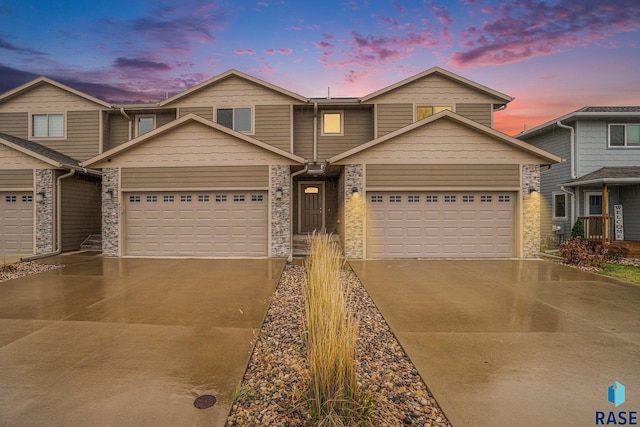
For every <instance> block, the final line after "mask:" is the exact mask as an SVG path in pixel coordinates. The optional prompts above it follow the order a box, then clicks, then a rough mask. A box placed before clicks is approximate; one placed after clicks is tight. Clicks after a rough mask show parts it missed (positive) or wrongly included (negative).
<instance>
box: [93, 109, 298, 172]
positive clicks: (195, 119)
mask: <svg viewBox="0 0 640 427" xmlns="http://www.w3.org/2000/svg"><path fill="white" fill-rule="evenodd" d="M191 122H198V123H201V124H203V125H205V126H208V127H210V128H212V129H216V130H218V131H220V132H223V133H226V134H228V135H229V136H231V137H233V138H236V139H239V140H242V141H245V142H248V143H249V144H252V145H254V146H256V147H260V148H262V149H264V150H267V151H270V152H272V153H274V154H277V155H280V156H282V157H286V158H288V159H290V160H293V161H295V162H298V163H300V164H303V163H304V162H305V160H304V159H303V158H302V157H300V156H297V155H295V154H292V153H289V152H287V151H284V150H281V149H280V148H277V147H274V146H272V145H269V144H267V143H265V142H262V141H259V140H257V139H255V138H251V137H250V136H247V135H245V134H243V133H240V132H236V131H234V130H232V129H229V128H227V127H225V126H222V125H219V124H218V123H214V122H212V121H211V120H207V119H203V118H202V117H200V116H197V115H195V114H192V113H190V114H187V115H186V116H183V117H181V118H179V119H177V120H174V121H172V122H169V123H168V124H166V125H164V126H161V127H159V128H157V129H155V130H152V131H151V132H148V133H145V134H144V135H142V136H139V137H137V138H135V139H132V140H131V141H128V142H125V143H124V144H121V145H119V146H117V147H114V148H112V149H111V150H107V151H105V152H104V153H102V154H99V155H97V156H95V157H92V158H91V159H88V160H86V161H84V162H82V163H81V165H82V166H89V165H92V164H95V163H98V162H99V161H101V160H104V159H108V158H110V157H113V156H116V155H119V154H121V153H123V152H125V151H127V150H129V149H131V148H133V147H136V146H138V145H140V144H142V143H144V142H145V141H147V140H149V139H152V138H154V137H156V136H158V135H162V134H165V133H167V132H170V131H171V130H173V129H176V128H178V127H180V126H183V125H185V124H186V123H191Z"/></svg>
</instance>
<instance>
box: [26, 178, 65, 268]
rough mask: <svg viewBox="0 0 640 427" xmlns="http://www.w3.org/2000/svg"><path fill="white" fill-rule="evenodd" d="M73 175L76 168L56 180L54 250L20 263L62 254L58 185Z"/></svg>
mask: <svg viewBox="0 0 640 427" xmlns="http://www.w3.org/2000/svg"><path fill="white" fill-rule="evenodd" d="M75 174H76V168H71V169H69V172H68V173H66V174H64V175H60V176H59V177H58V179H57V180H56V200H55V203H56V240H55V242H54V247H55V248H56V250H54V251H53V252H47V253H44V254H38V255H34V256H31V257H27V258H20V261H33V260H36V259H40V258H46V257H50V256H55V255H60V252H62V185H60V183H61V181H62V180H63V179H65V178H69V177H72V176H73V175H75Z"/></svg>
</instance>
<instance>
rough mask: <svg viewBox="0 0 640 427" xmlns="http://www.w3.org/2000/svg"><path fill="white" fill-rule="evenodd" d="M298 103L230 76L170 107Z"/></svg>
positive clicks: (262, 87) (181, 99) (179, 100)
mask: <svg viewBox="0 0 640 427" xmlns="http://www.w3.org/2000/svg"><path fill="white" fill-rule="evenodd" d="M295 102H299V101H296V100H294V99H292V98H290V97H288V96H286V95H283V94H281V93H279V92H276V91H274V90H271V89H268V88H266V87H264V86H261V85H258V84H256V83H253V82H250V81H248V80H245V79H242V78H240V77H236V76H231V77H228V78H226V79H224V80H221V81H218V82H216V83H215V84H211V85H209V86H207V87H203V88H201V89H200V90H198V91H196V92H194V93H192V94H190V95H188V96H185V97H184V98H180V99H178V100H176V101H175V102H173V103H171V106H172V107H180V108H181V109H182V106H185V107H190V108H192V107H210V106H215V107H249V106H252V105H260V104H266V105H274V104H287V105H289V104H291V103H295Z"/></svg>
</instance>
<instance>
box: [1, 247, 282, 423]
mask: <svg viewBox="0 0 640 427" xmlns="http://www.w3.org/2000/svg"><path fill="white" fill-rule="evenodd" d="M52 261H57V262H60V263H64V264H66V265H67V267H65V268H63V269H60V270H54V271H50V272H47V273H43V274H37V275H32V276H28V277H24V278H20V279H15V280H11V281H7V282H2V283H0V425H12V426H25V425H48V426H55V425H58V426H73V425H78V426H80V425H87V426H88V425H117V426H187V425H188V426H200V425H202V426H204V425H207V426H222V425H224V422H225V420H226V416H227V413H228V412H229V409H230V407H231V404H232V400H233V394H234V390H235V388H236V386H237V385H238V384H239V383H240V381H241V379H242V375H243V374H244V371H245V369H246V365H247V363H248V360H249V357H250V352H251V350H252V348H253V344H252V343H253V340H254V338H255V337H256V336H257V333H258V332H259V330H260V327H261V325H262V321H263V319H264V316H265V314H266V311H267V308H268V305H269V302H270V299H271V295H272V293H273V291H274V289H275V287H276V284H277V282H278V279H279V277H280V275H281V273H282V270H283V267H284V263H285V262H284V260H275V259H263V260H194V259H190V260H189V259H184V260H177V259H157V260H153V259H103V258H102V257H101V256H95V255H94V256H88V255H71V256H60V257H57V258H56V259H53V260H47V262H52ZM201 394H213V395H215V396H216V397H217V399H218V402H217V403H216V405H215V406H213V407H212V408H209V409H203V410H199V409H196V408H195V407H194V406H193V402H194V400H195V398H196V397H198V396H199V395H201Z"/></svg>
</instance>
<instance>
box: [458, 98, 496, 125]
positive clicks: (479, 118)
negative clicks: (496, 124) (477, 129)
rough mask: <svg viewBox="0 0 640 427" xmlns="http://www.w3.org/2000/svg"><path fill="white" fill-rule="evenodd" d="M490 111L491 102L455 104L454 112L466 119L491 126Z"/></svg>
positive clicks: (491, 109) (491, 107)
mask: <svg viewBox="0 0 640 427" xmlns="http://www.w3.org/2000/svg"><path fill="white" fill-rule="evenodd" d="M492 111H493V105H491V104H470V103H459V104H456V113H458V114H460V115H461V116H464V117H466V118H468V119H471V120H473V121H474V122H477V123H480V124H481V125H485V126H489V127H491V126H492V120H491V116H492Z"/></svg>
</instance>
